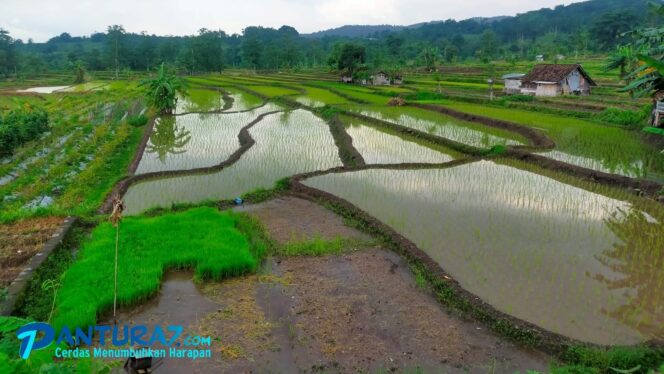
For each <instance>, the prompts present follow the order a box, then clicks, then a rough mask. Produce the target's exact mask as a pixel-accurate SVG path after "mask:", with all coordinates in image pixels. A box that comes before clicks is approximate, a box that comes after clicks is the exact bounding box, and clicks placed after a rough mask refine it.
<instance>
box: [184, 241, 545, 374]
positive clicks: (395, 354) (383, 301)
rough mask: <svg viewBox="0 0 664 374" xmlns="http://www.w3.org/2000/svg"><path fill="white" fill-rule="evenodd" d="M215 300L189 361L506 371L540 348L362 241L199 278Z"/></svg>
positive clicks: (538, 361) (537, 362)
mask: <svg viewBox="0 0 664 374" xmlns="http://www.w3.org/2000/svg"><path fill="white" fill-rule="evenodd" d="M202 292H203V294H204V295H205V296H206V297H208V298H210V299H211V300H213V301H214V302H216V303H218V305H219V307H218V309H217V311H216V312H213V313H210V314H208V315H207V316H205V317H203V318H202V319H201V320H199V322H198V324H197V327H195V328H194V329H193V331H197V332H198V333H201V334H204V335H212V336H214V337H218V338H219V341H218V343H217V344H216V345H215V346H214V347H213V348H214V352H215V353H214V354H213V358H212V359H211V360H199V361H196V362H194V363H192V366H193V368H192V369H193V370H192V371H199V372H206V371H207V370H218V371H221V372H228V373H231V372H232V373H240V372H243V373H249V372H259V373H260V372H277V373H279V372H283V373H285V372H333V373H336V372H339V373H347V372H376V371H390V372H392V371H396V372H402V371H408V370H415V369H417V368H419V369H422V370H424V372H441V371H444V372H452V373H454V372H466V371H470V372H478V373H479V372H481V373H484V372H489V371H491V370H495V372H514V371H516V370H524V369H540V370H544V369H546V364H547V357H545V356H543V355H541V354H537V353H534V352H529V351H526V350H523V349H520V348H517V347H515V346H514V345H512V344H510V343H506V342H504V341H502V340H501V339H500V338H498V337H496V336H494V335H493V334H492V333H490V332H488V331H486V330H485V329H484V327H481V326H479V325H478V324H475V323H471V322H466V321H463V320H461V319H459V318H457V317H455V316H453V315H451V314H449V313H448V312H446V311H445V310H444V309H443V308H442V307H441V305H440V304H439V303H438V302H437V301H436V299H435V298H434V297H433V296H432V295H431V294H430V293H429V292H427V291H426V290H423V289H421V288H420V287H419V286H418V285H417V282H416V281H415V277H413V275H412V274H411V272H410V270H409V269H408V266H407V264H406V263H405V261H403V260H402V259H401V258H400V257H399V256H398V255H396V254H394V253H392V252H388V251H385V250H382V249H377V248H376V249H368V250H364V251H360V252H354V253H349V254H345V255H340V256H339V255H331V256H324V257H297V258H286V259H277V260H274V261H270V262H268V263H267V265H266V269H265V271H264V273H263V274H262V275H257V276H250V277H245V278H242V279H235V280H230V281H227V282H223V283H215V284H206V285H204V286H203V287H202Z"/></svg>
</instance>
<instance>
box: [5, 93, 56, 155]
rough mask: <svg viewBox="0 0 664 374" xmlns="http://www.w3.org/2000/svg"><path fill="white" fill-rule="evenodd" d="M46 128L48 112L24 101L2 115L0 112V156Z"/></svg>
mask: <svg viewBox="0 0 664 374" xmlns="http://www.w3.org/2000/svg"><path fill="white" fill-rule="evenodd" d="M47 130H48V113H46V111H45V110H44V109H43V108H39V107H36V106H33V105H30V104H27V103H24V104H21V105H19V106H17V107H15V108H14V109H12V110H10V111H8V112H7V113H5V114H4V115H2V113H0V157H2V156H7V155H11V154H12V153H13V151H14V149H16V148H17V147H19V146H21V145H23V144H25V143H27V142H29V141H31V140H34V139H36V138H37V137H39V136H40V135H41V134H42V133H44V132H45V131H47Z"/></svg>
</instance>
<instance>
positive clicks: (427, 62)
mask: <svg viewBox="0 0 664 374" xmlns="http://www.w3.org/2000/svg"><path fill="white" fill-rule="evenodd" d="M438 54H439V52H438V48H428V47H427V48H424V49H423V50H422V60H423V61H424V66H426V67H427V69H428V70H429V71H430V72H431V71H434V70H436V63H437V61H438Z"/></svg>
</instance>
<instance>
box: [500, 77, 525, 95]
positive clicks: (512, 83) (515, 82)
mask: <svg viewBox="0 0 664 374" xmlns="http://www.w3.org/2000/svg"><path fill="white" fill-rule="evenodd" d="M503 91H504V92H505V93H508V94H513V93H519V92H521V79H505V88H504V89H503Z"/></svg>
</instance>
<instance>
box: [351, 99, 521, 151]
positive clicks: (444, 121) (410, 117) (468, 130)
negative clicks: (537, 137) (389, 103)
mask: <svg viewBox="0 0 664 374" xmlns="http://www.w3.org/2000/svg"><path fill="white" fill-rule="evenodd" d="M353 110H354V111H356V112H358V113H360V114H362V115H365V116H368V117H373V118H377V119H381V120H384V121H389V122H393V123H396V124H399V125H401V126H404V127H408V128H411V129H414V130H418V131H422V132H426V133H428V134H432V135H436V136H441V137H443V138H447V139H450V140H454V141H456V142H459V143H464V144H467V145H471V146H474V147H481V148H490V147H492V146H494V145H519V144H524V143H525V139H523V138H522V137H521V136H519V135H516V134H514V133H511V132H509V131H505V130H500V129H495V128H491V127H487V126H483V125H480V124H477V123H472V122H467V121H461V120H458V119H456V118H452V117H449V116H445V115H442V114H438V113H431V112H426V111H424V110H422V109H417V108H404V107H398V108H389V107H373V108H370V109H364V107H358V108H356V109H353Z"/></svg>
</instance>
